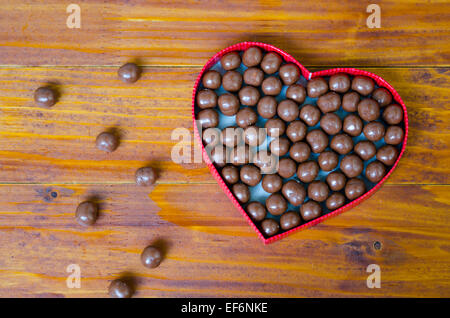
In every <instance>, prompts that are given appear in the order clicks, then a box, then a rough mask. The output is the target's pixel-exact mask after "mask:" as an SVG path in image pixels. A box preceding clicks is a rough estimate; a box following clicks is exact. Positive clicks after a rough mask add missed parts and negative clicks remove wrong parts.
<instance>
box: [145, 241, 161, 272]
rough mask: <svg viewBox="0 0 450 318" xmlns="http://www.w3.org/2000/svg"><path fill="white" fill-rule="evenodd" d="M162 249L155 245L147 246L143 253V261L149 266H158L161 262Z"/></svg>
mask: <svg viewBox="0 0 450 318" xmlns="http://www.w3.org/2000/svg"><path fill="white" fill-rule="evenodd" d="M162 257H163V256H162V253H161V251H160V250H159V249H158V248H157V247H154V246H147V247H146V248H145V249H144V250H143V251H142V253H141V263H142V265H144V266H145V267H147V268H156V267H158V266H159V264H161V260H162Z"/></svg>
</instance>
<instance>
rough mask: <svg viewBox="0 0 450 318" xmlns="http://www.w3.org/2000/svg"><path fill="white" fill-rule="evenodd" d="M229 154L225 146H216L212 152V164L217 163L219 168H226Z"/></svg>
mask: <svg viewBox="0 0 450 318" xmlns="http://www.w3.org/2000/svg"><path fill="white" fill-rule="evenodd" d="M228 157H229V153H228V150H227V148H225V147H224V146H220V145H218V146H216V147H214V148H213V149H212V150H211V162H213V163H215V164H216V165H217V166H219V167H223V166H225V164H226V163H227V162H228Z"/></svg>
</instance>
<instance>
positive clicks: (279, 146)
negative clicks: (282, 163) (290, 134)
mask: <svg viewBox="0 0 450 318" xmlns="http://www.w3.org/2000/svg"><path fill="white" fill-rule="evenodd" d="M290 146H291V143H290V141H289V140H288V139H287V138H284V137H281V138H276V139H273V140H272V141H271V142H270V145H269V148H270V152H271V153H273V154H274V155H275V156H279V157H282V156H284V155H285V154H287V153H288V151H289V147H290Z"/></svg>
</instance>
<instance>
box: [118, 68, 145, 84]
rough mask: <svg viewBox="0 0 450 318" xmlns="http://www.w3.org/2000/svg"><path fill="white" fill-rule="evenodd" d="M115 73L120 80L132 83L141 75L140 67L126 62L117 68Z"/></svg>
mask: <svg viewBox="0 0 450 318" xmlns="http://www.w3.org/2000/svg"><path fill="white" fill-rule="evenodd" d="M117 74H118V75H119V78H120V80H121V81H122V82H124V83H134V82H136V81H137V80H138V79H139V77H140V76H141V69H140V68H139V66H137V65H136V64H134V63H127V64H124V65H122V66H121V67H120V68H119V70H118V71H117Z"/></svg>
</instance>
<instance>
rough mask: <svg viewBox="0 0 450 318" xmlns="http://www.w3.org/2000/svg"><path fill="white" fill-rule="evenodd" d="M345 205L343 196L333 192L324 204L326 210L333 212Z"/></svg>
mask: <svg viewBox="0 0 450 318" xmlns="http://www.w3.org/2000/svg"><path fill="white" fill-rule="evenodd" d="M344 203H345V196H344V195H343V194H342V193H340V192H335V193H333V194H332V195H330V196H329V197H328V199H327V201H326V202H325V204H326V206H327V208H328V210H330V211H334V210H337V209H339V208H340V207H341V206H343V205H344Z"/></svg>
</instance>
